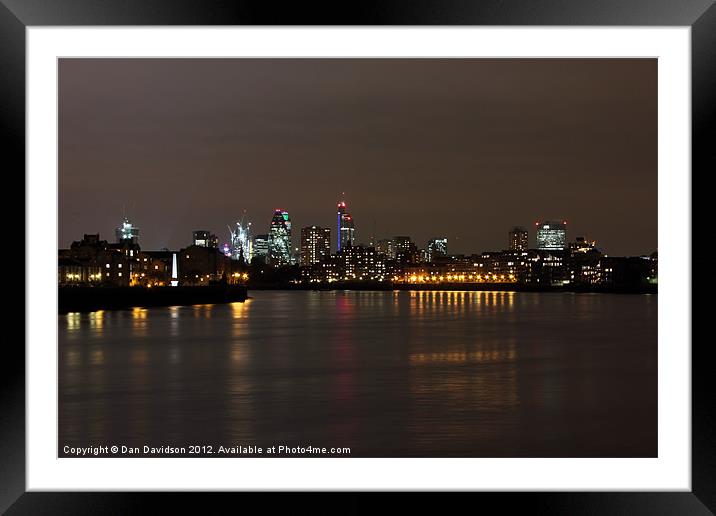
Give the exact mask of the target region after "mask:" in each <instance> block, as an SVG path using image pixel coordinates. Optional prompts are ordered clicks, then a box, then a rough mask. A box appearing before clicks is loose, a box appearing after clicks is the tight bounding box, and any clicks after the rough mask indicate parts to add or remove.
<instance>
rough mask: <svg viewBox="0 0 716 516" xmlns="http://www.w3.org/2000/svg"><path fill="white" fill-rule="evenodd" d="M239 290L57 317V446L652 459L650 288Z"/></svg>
mask: <svg viewBox="0 0 716 516" xmlns="http://www.w3.org/2000/svg"><path fill="white" fill-rule="evenodd" d="M250 296H251V299H249V300H247V301H246V302H245V303H232V304H225V305H198V306H185V307H167V308H151V309H142V308H135V309H133V310H121V311H105V312H94V313H89V314H78V313H71V314H67V315H60V316H59V360H58V367H59V399H58V403H59V442H58V455H59V456H70V455H72V453H71V452H69V451H67V450H69V449H70V448H68V447H87V446H112V445H118V446H120V447H121V446H127V448H128V450H131V449H132V447H137V448H138V449H139V450H140V451H141V453H140V455H141V454H143V453H144V448H143V447H144V446H151V447H156V448H160V447H165V448H164V449H165V450H167V448H166V447H177V448H179V447H185V450H186V451H185V453H182V454H181V456H191V453H190V450H191V451H200V452H202V454H204V455H210V456H221V455H219V454H217V452H218V450H219V447H220V446H223V447H224V448H225V449H226V450H225V451H228V453H229V454H230V455H228V456H239V455H238V454H239V453H240V452H241V450H245V451H244V452H243V453H242V454H241V455H242V456H246V453H247V452H251V450H250V449H249V450H246V449H243V448H241V447H248V446H254V447H261V448H262V453H261V455H263V456H268V455H266V453H267V452H266V451H267V450H269V449H270V448H271V447H272V446H275V447H276V448H275V450H278V449H279V448H278V447H279V446H284V447H286V448H285V451H284V452H283V454H284V455H285V454H286V453H288V454H290V453H294V454H295V453H296V452H298V453H299V454H300V452H301V450H295V449H294V450H291V448H295V447H303V448H307V447H309V446H310V447H318V448H324V447H325V448H326V449H327V450H330V449H331V448H341V449H342V448H350V452H348V451H347V450H341V455H340V456H350V457H654V456H656V454H657V296H656V295H613V294H571V293H515V292H397V291H396V292H354V291H353V292H352V291H320V292H317V291H252V292H250ZM192 447H198V448H192ZM232 448H233V450H232ZM160 451H161V450H160ZM209 451H210V452H211V454H209V453H208V452H209ZM254 451H255V449H254ZM232 453H233V454H232ZM253 456H256V453H255V454H254V455H253ZM303 456H316V455H315V454H308V455H306V454H305V453H304V454H303ZM321 456H338V455H336V454H333V455H331V454H330V453H329V454H328V455H321Z"/></svg>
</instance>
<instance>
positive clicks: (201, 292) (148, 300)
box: [58, 285, 248, 314]
mask: <svg viewBox="0 0 716 516" xmlns="http://www.w3.org/2000/svg"><path fill="white" fill-rule="evenodd" d="M247 296H248V290H247V288H246V286H245V285H210V286H205V287H152V288H146V287H60V288H59V289H58V312H59V313H61V314H63V313H68V312H92V311H95V310H121V309H126V308H133V307H144V308H148V307H157V306H179V305H197V304H209V303H231V302H235V301H245V300H246V298H247Z"/></svg>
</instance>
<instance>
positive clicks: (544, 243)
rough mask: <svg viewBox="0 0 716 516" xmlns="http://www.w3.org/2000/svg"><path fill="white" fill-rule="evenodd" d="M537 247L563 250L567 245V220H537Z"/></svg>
mask: <svg viewBox="0 0 716 516" xmlns="http://www.w3.org/2000/svg"><path fill="white" fill-rule="evenodd" d="M535 225H536V226H537V249H541V250H547V251H557V250H562V249H564V248H566V247H567V222H566V221H561V222H554V221H548V222H537V223H536V224H535Z"/></svg>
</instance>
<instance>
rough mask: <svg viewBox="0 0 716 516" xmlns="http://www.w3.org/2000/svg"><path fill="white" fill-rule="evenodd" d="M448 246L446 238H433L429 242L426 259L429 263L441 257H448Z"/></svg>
mask: <svg viewBox="0 0 716 516" xmlns="http://www.w3.org/2000/svg"><path fill="white" fill-rule="evenodd" d="M447 244H448V239H447V238H445V237H441V238H433V239H431V240H429V241H428V248H427V249H426V251H427V252H426V256H425V258H426V259H427V261H429V262H432V261H433V260H435V259H437V258H438V257H439V256H447Z"/></svg>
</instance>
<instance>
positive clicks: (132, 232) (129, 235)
mask: <svg viewBox="0 0 716 516" xmlns="http://www.w3.org/2000/svg"><path fill="white" fill-rule="evenodd" d="M114 234H115V236H116V237H117V243H118V244H121V243H123V242H126V241H128V240H129V241H130V242H131V243H133V244H136V243H137V241H138V240H139V228H138V227H136V226H134V225H133V224H132V223H131V222H129V219H128V218H127V217H124V220H123V221H122V225H121V226H119V227H118V228H116V229H115V230H114Z"/></svg>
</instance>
